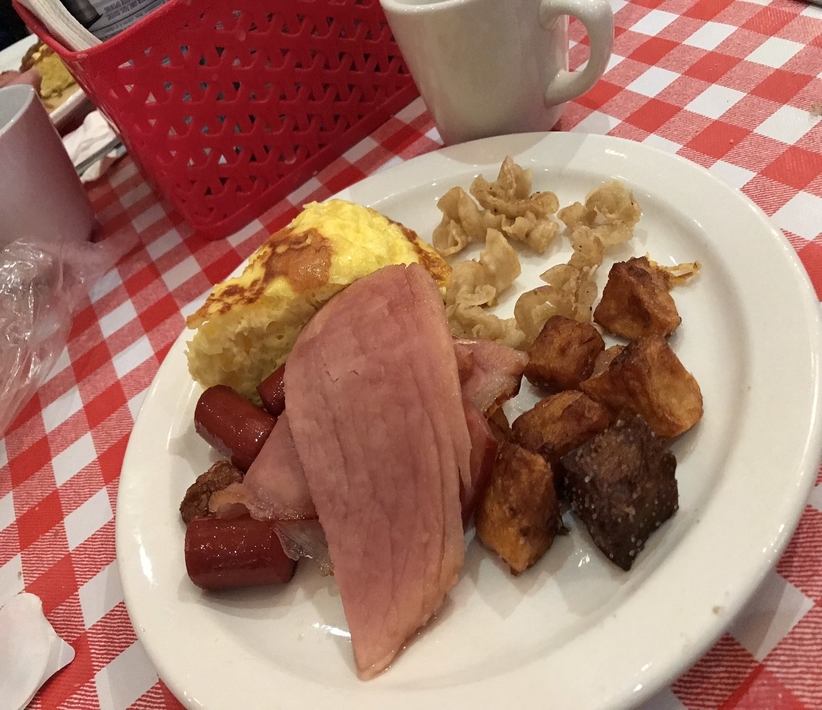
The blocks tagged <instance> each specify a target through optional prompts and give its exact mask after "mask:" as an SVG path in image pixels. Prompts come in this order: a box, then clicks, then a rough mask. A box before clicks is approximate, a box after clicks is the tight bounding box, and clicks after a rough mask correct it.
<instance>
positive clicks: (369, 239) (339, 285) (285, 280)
mask: <svg viewBox="0 0 822 710" xmlns="http://www.w3.org/2000/svg"><path fill="white" fill-rule="evenodd" d="M411 263H419V264H422V265H423V266H424V267H425V269H426V270H427V271H428V272H429V273H430V274H431V276H432V277H433V278H434V280H435V281H436V283H437V284H438V286H439V287H440V288H442V289H443V290H444V289H445V285H446V283H447V281H448V277H449V274H450V272H451V268H450V267H449V266H448V264H446V263H445V261H444V260H443V259H442V258H441V257H440V256H439V254H437V253H436V251H435V250H434V249H433V248H432V247H431V246H429V245H428V244H426V243H425V242H423V241H422V240H421V239H420V238H419V237H418V236H417V235H416V234H414V232H412V231H411V230H410V229H406V228H405V227H403V226H402V225H400V224H397V223H396V222H392V221H391V220H389V219H387V218H386V217H384V216H382V215H381V214H379V213H378V212H376V211H374V210H372V209H369V208H367V207H362V206H360V205H355V204H352V203H350V202H346V201H344V200H329V201H327V202H324V203H322V204H318V203H316V202H314V203H311V204H309V205H306V206H305V208H304V209H303V211H302V212H301V213H300V214H299V215H297V217H295V218H294V220H293V221H292V222H291V223H290V224H289V225H288V226H287V227H285V228H284V229H281V230H280V231H279V232H276V233H275V234H272V235H271V236H270V237H269V238H268V239H267V240H266V241H265V243H264V244H263V245H262V246H261V247H260V248H259V249H258V250H257V251H256V252H255V253H254V254H252V255H251V257H250V258H249V261H248V264H247V266H246V268H245V270H244V271H243V273H242V274H241V275H239V276H237V277H235V278H229V279H227V280H226V281H224V282H222V283H220V284H218V285H217V286H215V287H214V289H213V291H212V292H211V294H210V295H209V296H208V298H207V299H206V301H205V303H204V304H203V306H202V307H201V308H199V309H198V310H197V311H196V312H195V313H193V314H192V315H191V316H189V317H188V319H187V320H186V325H187V326H188V327H189V328H191V329H192V330H195V331H196V332H195V333H194V336H193V338H192V339H191V340H190V341H189V343H188V349H187V353H186V355H187V358H188V367H189V372H190V373H191V376H192V377H193V378H194V380H196V381H197V382H199V383H200V384H201V385H202V386H203V387H204V388H206V387H211V386H212V385H217V384H224V385H228V386H230V387H232V388H233V389H235V390H237V392H239V393H240V394H241V395H243V396H244V397H247V398H249V399H251V400H252V401H259V400H258V394H257V391H256V387H257V385H258V384H260V382H261V381H262V380H263V379H264V378H266V377H267V376H268V375H270V374H271V373H272V372H273V371H274V370H275V369H276V368H277V367H278V366H279V365H281V364H282V363H283V362H284V361H285V358H286V356H287V355H288V353H289V352H290V350H291V347H292V345H293V344H294V341H295V340H296V338H297V335H298V334H299V332H300V330H301V329H302V327H303V326H304V325H305V324H306V323H307V322H308V321H309V319H310V318H311V316H313V315H314V313H316V312H317V310H318V309H319V308H320V306H322V304H324V303H325V302H326V301H328V299H329V298H331V296H333V295H334V294H335V293H337V292H339V291H341V290H342V289H343V288H344V287H345V286H347V285H348V284H350V283H353V282H354V281H356V280H357V279H359V278H360V277H362V276H365V275H367V274H370V273H372V272H374V271H376V270H378V269H379V268H380V267H383V266H386V265H389V264H411Z"/></svg>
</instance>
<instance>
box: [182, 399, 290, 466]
mask: <svg viewBox="0 0 822 710" xmlns="http://www.w3.org/2000/svg"><path fill="white" fill-rule="evenodd" d="M276 423H277V419H276V418H275V417H272V416H271V415H270V414H269V413H268V412H266V411H265V410H263V409H261V408H260V407H258V406H256V405H254V404H252V403H251V402H249V401H248V400H247V399H246V398H245V397H243V396H242V395H240V394H238V393H237V392H235V391H234V390H233V389H231V387H227V386H226V385H214V386H213V387H209V388H208V389H207V390H206V391H205V392H203V393H202V395H200V399H199V400H198V401H197V406H196V408H195V409H194V428H195V430H196V431H197V433H198V434H199V435H200V436H202V437H203V439H205V440H206V441H207V442H208V443H209V444H211V445H212V446H213V447H214V448H215V449H217V450H218V451H219V452H220V453H221V454H223V455H224V456H226V457H229V458H230V459H231V463H233V464H234V465H235V466H236V467H237V468H239V469H240V470H241V471H248V467H249V466H250V465H251V462H252V461H254V459H255V458H256V457H257V454H258V453H260V449H262V448H263V444H264V443H265V440H266V439H267V438H268V435H269V434H270V433H271V430H272V429H273V428H274V425H275V424H276Z"/></svg>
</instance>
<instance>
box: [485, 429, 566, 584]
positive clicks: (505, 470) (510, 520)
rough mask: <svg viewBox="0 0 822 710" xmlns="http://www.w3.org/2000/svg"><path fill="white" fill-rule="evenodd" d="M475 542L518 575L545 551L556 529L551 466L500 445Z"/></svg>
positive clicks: (558, 525) (518, 448) (513, 447)
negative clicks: (499, 558) (484, 547)
mask: <svg viewBox="0 0 822 710" xmlns="http://www.w3.org/2000/svg"><path fill="white" fill-rule="evenodd" d="M475 520H476V527H477V536H478V537H479V539H480V541H481V542H482V544H483V545H485V546H486V547H487V548H489V549H490V550H493V551H494V552H496V553H497V554H498V555H499V556H500V557H501V558H502V559H503V560H504V561H505V562H506V563H507V564H508V566H509V567H510V568H511V574H515V575H516V574H520V573H521V572H524V571H525V570H526V569H528V568H529V567H531V566H532V565H533V564H534V563H535V562H536V561H537V560H539V558H540V557H542V555H543V554H545V551H546V550H547V549H548V548H549V547H551V544H552V543H553V541H554V536H555V535H556V534H557V532H559V530H560V528H561V526H562V519H561V517H560V514H559V503H558V501H557V494H556V491H555V490H554V476H553V472H552V470H551V466H550V465H549V464H548V463H547V462H546V461H545V459H544V458H542V456H539V455H538V454H535V453H532V452H530V451H527V450H526V449H523V448H522V447H521V446H517V445H516V444H513V443H508V444H504V445H503V447H502V450H501V452H500V455H499V457H498V458H497V462H496V465H495V466H494V470H493V472H492V473H491V481H490V483H489V484H488V489H487V490H486V492H485V497H484V498H483V500H482V502H481V503H480V506H479V508H478V509H477V513H476V518H475Z"/></svg>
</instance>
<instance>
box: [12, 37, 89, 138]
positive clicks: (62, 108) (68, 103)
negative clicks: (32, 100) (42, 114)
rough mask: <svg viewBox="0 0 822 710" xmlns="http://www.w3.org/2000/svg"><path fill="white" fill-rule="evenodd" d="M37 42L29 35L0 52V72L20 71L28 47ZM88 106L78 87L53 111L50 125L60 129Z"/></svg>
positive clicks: (87, 101) (86, 99) (35, 38)
mask: <svg viewBox="0 0 822 710" xmlns="http://www.w3.org/2000/svg"><path fill="white" fill-rule="evenodd" d="M37 41H38V39H37V37H36V36H35V35H29V36H28V37H24V38H23V39H21V40H18V41H17V42H15V43H14V44H12V45H11V46H9V47H6V48H5V49H3V50H2V51H0V71H20V62H22V61H23V57H24V56H26V52H28V50H29V47H31V46H32V45H34V44H36V43H37ZM90 106H91V102H90V101H89V100H88V97H87V96H86V95H85V93H83V90H82V89H80V88H79V87H78V89H77V91H75V92H74V93H73V94H72V95H71V96H69V97H68V98H67V99H66V100H65V101H64V102H63V103H62V104H60V105H59V106H58V107H57V108H56V109H54V110H53V111H52V112H51V113H50V114H49V116H50V117H51V121H52V123H54V125H55V126H56V127H57V128H60V127H61V126H63V125H64V124H66V123H67V122H68V121H69V119H71V118H73V117H74V116H78V115H80V113H81V112H82V111H83V110H85V109H86V108H89V107H90Z"/></svg>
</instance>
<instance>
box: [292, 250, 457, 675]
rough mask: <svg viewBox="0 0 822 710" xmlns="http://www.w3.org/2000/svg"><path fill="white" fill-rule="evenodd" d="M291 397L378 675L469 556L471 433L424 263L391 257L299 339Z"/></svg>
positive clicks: (359, 646)
mask: <svg viewBox="0 0 822 710" xmlns="http://www.w3.org/2000/svg"><path fill="white" fill-rule="evenodd" d="M285 395H286V411H287V412H288V416H289V421H290V425H291V431H292V433H293V436H294V443H295V444H296V448H297V453H298V454H299V457H300V460H301V461H302V464H303V468H304V471H305V476H306V480H307V481H308V487H309V489H310V492H311V497H312V499H313V501H314V504H315V505H316V508H317V513H318V514H319V519H320V523H321V524H322V527H323V529H324V530H325V534H326V537H327V539H328V547H329V551H330V554H331V560H332V562H333V564H334V575H335V577H336V580H337V582H338V584H339V587H340V595H341V598H342V603H343V608H344V611H345V616H346V619H347V621H348V626H349V630H350V632H351V642H352V647H353V650H354V658H355V661H356V666H357V673H358V675H359V677H360V678H361V679H369V678H373V677H374V676H376V675H377V674H379V673H380V672H381V671H383V670H384V669H385V668H386V667H387V666H388V665H389V664H390V663H391V661H392V659H393V658H394V656H395V655H396V654H397V653H398V652H399V650H400V649H401V648H402V646H403V644H404V643H405V642H406V641H407V640H408V639H409V637H410V636H411V635H412V634H413V633H414V632H415V631H416V630H417V629H419V628H420V627H421V626H423V625H424V624H425V623H426V622H427V621H428V620H429V619H430V618H431V616H432V615H433V614H435V613H436V611H437V609H439V607H440V606H441V604H442V603H443V601H444V599H445V596H446V594H447V593H448V591H449V590H450V589H451V588H452V587H453V586H454V584H456V582H457V579H458V577H459V573H460V570H461V569H462V564H463V552H464V538H463V528H462V521H461V516H460V500H459V487H460V479H461V477H462V478H463V479H464V480H465V481H467V482H469V483H470V451H471V441H470V437H469V433H468V427H467V424H466V417H465V412H464V409H463V405H462V392H461V390H460V383H459V375H458V371H457V362H456V357H455V355H454V349H453V345H452V341H451V336H450V333H449V330H448V324H447V322H446V319H445V310H444V307H443V303H442V299H441V297H440V294H439V291H438V290H437V286H436V284H435V283H434V281H433V280H432V279H431V277H430V276H429V275H428V273H427V272H426V271H425V270H424V269H423V268H422V267H420V266H418V265H416V264H412V265H410V266H408V267H403V266H388V267H385V268H383V269H381V270H379V271H377V272H375V273H373V274H371V275H369V276H366V277H365V278H362V279H360V280H359V281H356V282H355V283H353V284H351V285H350V286H348V288H346V289H345V290H344V291H342V292H341V293H340V294H338V295H337V296H335V297H334V298H332V299H331V300H330V301H329V302H328V303H327V304H326V305H325V306H324V308H323V309H322V310H321V311H319V313H318V314H317V315H316V316H314V318H313V319H312V320H311V321H310V322H309V323H308V325H307V326H306V327H305V328H304V329H303V331H302V333H301V334H300V336H299V337H298V338H297V342H296V343H295V345H294V349H293V350H292V352H291V355H290V356H289V359H288V366H287V367H286V370H285Z"/></svg>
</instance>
